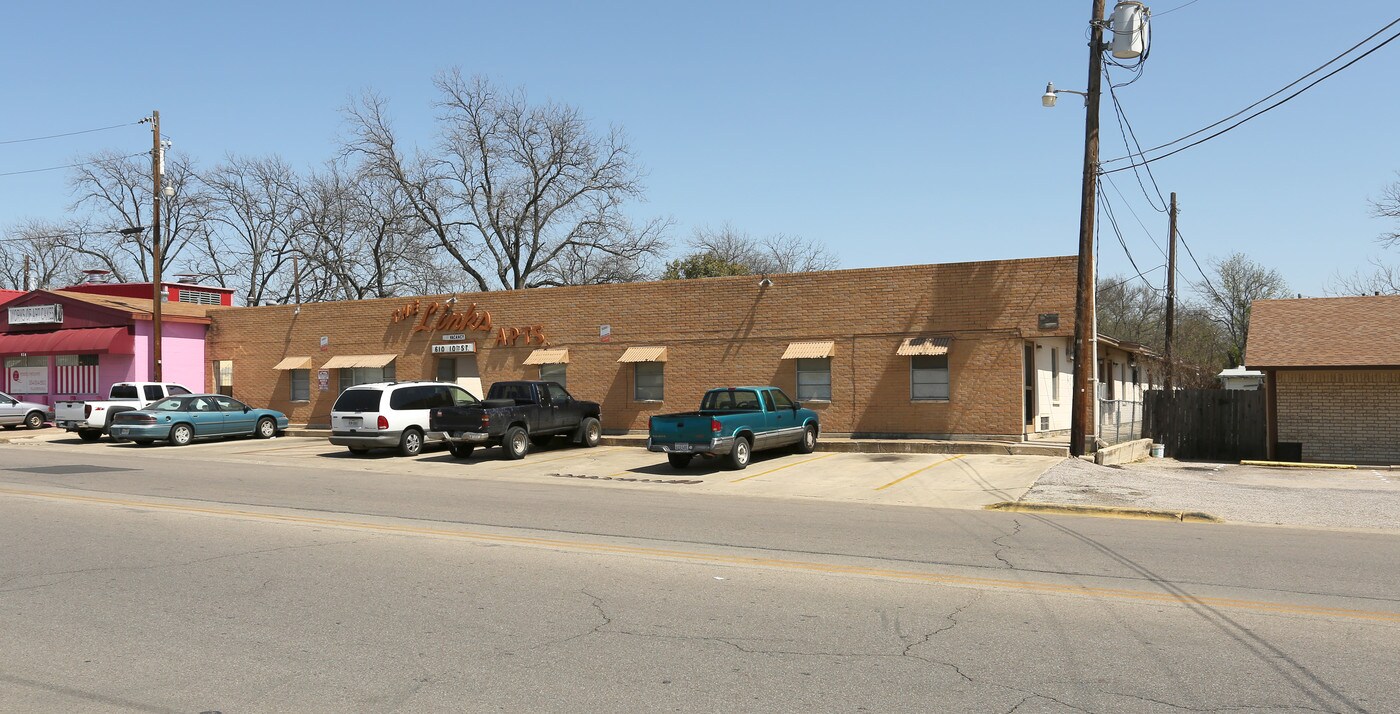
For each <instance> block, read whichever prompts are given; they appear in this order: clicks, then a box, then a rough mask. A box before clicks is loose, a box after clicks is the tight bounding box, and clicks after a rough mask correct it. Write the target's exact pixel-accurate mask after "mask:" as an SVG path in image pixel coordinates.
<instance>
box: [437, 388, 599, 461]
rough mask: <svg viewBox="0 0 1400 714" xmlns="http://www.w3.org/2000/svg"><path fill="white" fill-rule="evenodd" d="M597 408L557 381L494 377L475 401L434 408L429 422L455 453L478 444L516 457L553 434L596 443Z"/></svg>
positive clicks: (464, 454)
mask: <svg viewBox="0 0 1400 714" xmlns="http://www.w3.org/2000/svg"><path fill="white" fill-rule="evenodd" d="M602 413H603V412H602V408H601V407H599V406H598V403H597V402H589V401H584V400H582V399H574V397H573V396H572V395H570V394H569V392H568V390H566V389H564V387H563V386H561V385H560V384H559V383H557V382H530V381H521V382H497V383H495V384H493V385H491V389H490V391H488V392H487V393H486V399H485V400H483V401H482V402H481V403H480V404H473V405H467V406H450V407H447V406H444V407H436V408H434V409H433V410H432V411H431V413H430V414H429V416H428V428H429V429H430V430H431V431H433V432H438V433H441V434H442V438H443V440H444V441H446V442H447V445H448V448H450V449H451V450H452V454H453V455H454V456H456V457H458V458H463V459H465V458H467V457H468V456H471V454H472V450H473V449H475V448H476V447H477V446H500V447H501V449H502V450H503V451H504V452H505V455H506V458H509V459H520V458H524V457H525V454H526V453H527V452H528V451H529V449H530V444H532V443H533V444H534V445H536V446H544V445H545V444H547V443H549V441H550V440H551V439H553V438H554V437H556V436H567V437H569V438H570V439H571V440H572V441H573V442H574V443H577V444H582V445H583V446H588V447H593V446H597V445H598V440H599V438H601V437H602V434H603V426H602Z"/></svg>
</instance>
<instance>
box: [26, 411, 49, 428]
mask: <svg viewBox="0 0 1400 714" xmlns="http://www.w3.org/2000/svg"><path fill="white" fill-rule="evenodd" d="M43 425H44V415H43V414H40V413H39V412H29V414H28V415H27V416H25V417H24V426H25V428H26V429H38V428H40V427H42V426H43Z"/></svg>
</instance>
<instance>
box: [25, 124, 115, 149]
mask: <svg viewBox="0 0 1400 714" xmlns="http://www.w3.org/2000/svg"><path fill="white" fill-rule="evenodd" d="M136 124H137V122H127V123H125V124H113V125H111V126H104V127H99V128H97V129H84V130H82V131H70V132H66V133H63V134H49V135H48V136H31V137H29V138H28V139H9V140H7V141H0V145H3V144H23V143H25V142H26V141H43V140H45V139H59V138H62V137H65V136H77V135H79V134H91V133H93V132H98V131H108V130H111V129H120V128H122V127H124V126H135V125H136Z"/></svg>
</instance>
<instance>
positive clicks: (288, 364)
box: [273, 357, 311, 369]
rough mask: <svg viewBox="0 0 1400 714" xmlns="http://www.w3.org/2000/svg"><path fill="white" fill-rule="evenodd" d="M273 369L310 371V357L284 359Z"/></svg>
mask: <svg viewBox="0 0 1400 714" xmlns="http://www.w3.org/2000/svg"><path fill="white" fill-rule="evenodd" d="M273 369H311V358H310V357H284V358H282V361H281V362H278V363H277V366H275V367H273Z"/></svg>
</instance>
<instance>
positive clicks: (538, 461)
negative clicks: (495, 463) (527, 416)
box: [488, 446, 621, 469]
mask: <svg viewBox="0 0 1400 714" xmlns="http://www.w3.org/2000/svg"><path fill="white" fill-rule="evenodd" d="M488 448H489V447H488ZM619 448H621V447H618V446H604V447H602V448H601V449H589V450H587V451H586V452H579V451H575V452H573V453H569V454H564V455H563V456H556V457H554V458H552V459H526V460H523V461H521V462H520V463H518V464H511V465H509V466H501V467H500V468H503V469H514V468H519V467H521V466H533V465H535V464H547V463H549V462H551V461H563V460H564V459H573V458H578V457H579V456H581V455H583V454H585V453H587V454H601V453H603V452H604V451H615V450H617V449H619Z"/></svg>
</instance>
